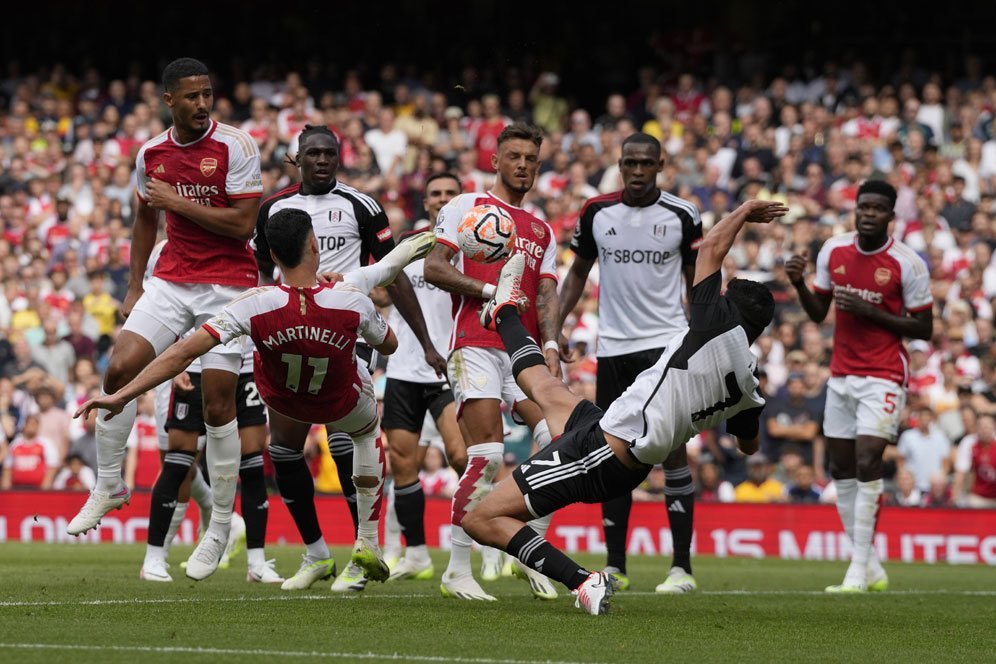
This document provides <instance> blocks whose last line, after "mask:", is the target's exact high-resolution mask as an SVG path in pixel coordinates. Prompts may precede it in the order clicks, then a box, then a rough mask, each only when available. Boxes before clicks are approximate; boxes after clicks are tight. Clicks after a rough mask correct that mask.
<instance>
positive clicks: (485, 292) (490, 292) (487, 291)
mask: <svg viewBox="0 0 996 664" xmlns="http://www.w3.org/2000/svg"><path fill="white" fill-rule="evenodd" d="M497 290H498V287H497V286H495V285H494V284H484V288H482V289H481V297H483V298H484V299H485V300H490V299H491V298H493V297H494V296H495V291H497Z"/></svg>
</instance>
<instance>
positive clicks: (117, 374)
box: [66, 330, 156, 535]
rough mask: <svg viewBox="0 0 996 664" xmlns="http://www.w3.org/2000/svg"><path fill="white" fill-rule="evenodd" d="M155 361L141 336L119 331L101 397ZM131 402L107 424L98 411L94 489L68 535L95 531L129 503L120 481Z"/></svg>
mask: <svg viewBox="0 0 996 664" xmlns="http://www.w3.org/2000/svg"><path fill="white" fill-rule="evenodd" d="M155 357H156V349H155V347H154V346H153V345H152V344H151V343H150V342H149V341H147V340H146V339H145V338H144V337H142V336H141V335H138V334H135V333H134V332H131V331H129V330H122V331H121V333H120V334H119V335H118V337H117V340H116V342H115V344H114V350H113V351H112V352H111V359H110V362H109V363H108V366H107V371H106V373H105V374H104V386H103V388H102V389H101V395H102V396H103V395H106V394H113V393H114V392H116V391H118V390H119V389H121V388H122V387H123V386H124V385H126V384H127V383H128V382H129V381H130V380H131V379H132V378H134V377H135V376H136V375H138V372H139V371H141V370H142V368H144V367H145V366H147V365H148V364H149V363H150V362H152V360H154V359H155ZM135 414H136V407H135V402H134V401H132V402H131V403H130V404H128V405H127V406H125V408H124V410H122V411H121V412H120V413H119V414H118V415H116V416H115V417H114V419H112V420H110V421H108V420H106V419H105V418H106V417H107V412H106V411H98V413H97V423H96V437H97V485H96V486H95V487H94V489H93V491H91V492H90V496H89V497H88V498H87V501H86V503H84V505H83V507H82V509H80V511H79V513H78V514H77V515H76V516H75V517H73V519H72V521H70V522H69V525H68V526H67V528H66V532H68V533H69V534H70V535H81V534H83V533H85V532H87V531H89V530H91V529H92V528H96V527H97V524H99V523H100V519H101V518H102V517H103V516H104V515H105V514H107V513H108V512H110V511H111V510H113V509H119V508H120V507H121V506H122V505H126V504H127V503H128V501H129V500H130V499H131V492H130V491H129V490H128V487H127V486H125V483H124V480H123V479H122V477H121V468H122V463H123V461H124V457H125V450H126V446H127V442H128V434H130V433H131V429H132V427H133V426H134V425H135Z"/></svg>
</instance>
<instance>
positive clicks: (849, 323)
mask: <svg viewBox="0 0 996 664" xmlns="http://www.w3.org/2000/svg"><path fill="white" fill-rule="evenodd" d="M895 204H896V190H895V189H894V188H893V187H892V185H890V184H888V183H886V182H883V181H879V180H869V181H867V182H865V183H864V184H862V185H861V187H860V188H859V189H858V197H857V207H856V209H855V221H854V225H855V228H856V229H857V230H856V231H854V232H851V233H844V234H842V235H838V236H836V237H833V238H831V239H829V240H827V241H826V243H824V245H823V248H822V249H820V253H819V256H818V257H817V259H816V275H815V278H814V280H813V291H810V290H809V288H808V287H807V286H806V282H805V280H804V279H803V275H804V273H805V270H806V264H807V262H808V257H807V256H805V255H802V256H793V257H792V258H790V259H789V260H788V261H787V262H786V263H785V272H786V274H787V275H788V278H789V280H790V281H791V282H792V285H793V286H795V289H796V291H797V292H798V293H799V302H800V303H801V304H802V306H803V308H804V309H805V310H806V313H807V314H809V317H810V318H812V319H813V320H814V321H816V322H818V323H819V322H822V321H823V319H824V318H826V315H827V312H828V311H829V310H830V303H831V302H836V308H835V309H836V313H835V315H836V325H835V326H834V335H833V340H834V343H833V348H834V352H833V358H832V359H831V360H830V372H831V374H832V377H831V379H830V381H829V382H828V384H827V402H826V409H825V413H824V420H823V431H824V434H825V435H826V438H827V447H828V449H829V450H830V472H831V474H832V475H833V478H834V484H835V485H836V487H837V511H838V512H839V513H840V520H841V522H842V523H843V525H844V530H845V531H846V532H847V534H848V536H849V537H850V538H851V541H852V543H853V545H854V552H853V554H852V556H851V564H850V566H849V567H848V569H847V573H846V575H845V576H844V582H843V583H841V584H840V585H834V586H829V587H828V588H827V592H864V591H866V590H885V589H886V588H887V587H888V577H887V576H886V574H885V571H884V570H883V569H882V566H881V564H880V563H879V560H878V558H877V557H876V555H875V552H874V550H873V549H872V537H873V535H874V533H875V523H876V521H877V519H878V507H879V502H880V498H881V496H882V454H883V452H884V451H885V448H886V446H887V445H889V444H890V443H892V442H894V441H895V439H896V431H897V429H898V426H899V415H900V412H901V411H902V409H903V405H904V403H905V401H906V381H907V378H908V374H909V360H908V357H907V354H906V349H905V347H904V346H903V342H902V339H903V337H910V338H913V339H925V340H927V339H930V336H931V330H932V327H933V312H932V307H933V298H932V296H931V293H930V275H929V273H928V271H927V266H926V264H925V263H924V262H923V259H921V258H920V257H919V256H918V255H917V254H916V253H915V252H914V251H913V250H912V249H910V248H909V247H907V246H906V245H905V244H903V243H902V242H900V241H899V240H896V239H895V238H892V237H890V236H889V223H890V222H891V221H892V220H893V218H895V212H894V210H893V208H894V207H895ZM814 291H815V292H814Z"/></svg>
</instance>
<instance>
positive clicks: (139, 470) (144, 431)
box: [124, 392, 160, 489]
mask: <svg viewBox="0 0 996 664" xmlns="http://www.w3.org/2000/svg"><path fill="white" fill-rule="evenodd" d="M127 450H128V452H127V456H126V457H125V471H124V479H125V484H127V485H128V488H129V489H135V488H139V489H151V488H152V487H153V485H154V484H155V483H156V478H157V477H158V476H159V465H160V464H159V435H158V433H157V432H156V409H155V401H154V398H153V394H152V392H146V393H145V394H143V395H142V396H140V397H138V412H137V415H136V416H135V426H133V427H132V429H131V433H130V434H129V435H128V443H127Z"/></svg>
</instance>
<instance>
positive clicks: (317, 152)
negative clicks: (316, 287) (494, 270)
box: [255, 125, 446, 592]
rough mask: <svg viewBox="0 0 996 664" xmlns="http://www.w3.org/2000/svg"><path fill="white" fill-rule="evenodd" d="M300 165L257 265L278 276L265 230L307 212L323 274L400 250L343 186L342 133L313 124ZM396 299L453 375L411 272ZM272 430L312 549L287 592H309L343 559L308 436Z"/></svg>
mask: <svg viewBox="0 0 996 664" xmlns="http://www.w3.org/2000/svg"><path fill="white" fill-rule="evenodd" d="M295 161H296V163H297V165H298V166H299V167H300V169H301V182H300V183H299V184H295V185H292V186H290V187H287V188H286V189H284V190H282V191H279V192H277V193H276V194H274V195H273V196H271V197H269V198H267V199H266V200H265V201H263V204H262V205H261V206H260V210H259V217H258V220H257V232H256V238H255V244H256V259H257V261H258V262H259V266H260V270H261V271H262V272H263V274H264V275H267V274H272V273H273V261H272V260H271V259H270V255H269V246H268V244H267V241H266V234H265V233H264V232H263V229H264V228H265V225H266V222H267V220H268V219H269V218H271V217H272V216H273V215H275V214H277V213H278V212H280V211H281V210H286V209H300V210H304V211H305V212H307V213H308V214H309V215H311V221H312V226H313V228H314V231H315V237H316V238H318V247H319V251H320V252H321V256H320V261H321V267H320V271H321V272H338V273H345V272H347V271H350V270H354V269H356V268H358V267H362V266H364V265H366V264H367V263H369V262H370V259H371V258H373V259H374V260H377V261H379V260H382V259H383V258H384V257H385V256H386V255H387V254H388V252H390V251H391V250H392V249H393V248H394V238H393V236H392V234H391V229H390V228H389V227H388V223H387V215H386V214H385V213H384V210H383V209H382V208H381V206H380V205H379V204H378V203H377V201H375V200H374V199H373V198H371V197H370V196H367V195H366V194H364V193H362V192H360V191H357V190H356V189H353V188H352V187H350V186H347V185H345V184H343V183H341V182H338V181H337V180H336V171H337V170H338V168H339V141H338V139H337V138H336V136H335V134H333V133H332V132H331V131H330V130H329V129H328V127H326V126H324V125H315V126H313V125H307V126H306V127H305V129H304V131H302V132H301V136H300V139H299V141H298V152H297V156H296V158H295ZM388 293H389V294H390V296H391V298H392V300H393V302H394V304H395V305H396V307H397V309H398V311H399V312H401V314H402V316H403V317H404V319H405V321H406V322H408V323H409V325H410V326H411V328H412V330H414V333H415V336H416V338H417V339H418V340H419V341H420V343H421V348H422V352H421V353H420V354H421V355H422V356H423V357H424V358H425V361H426V363H427V364H429V365H430V366H432V367H434V368H435V369H436V370H437V371H439V372H445V367H446V362H445V360H444V359H443V358H442V356H440V355H439V353H438V352H437V351H436V349H435V347H434V346H433V344H432V341H431V339H430V338H429V333H428V331H427V330H426V323H425V320H424V318H423V316H422V311H421V309H420V308H419V305H418V300H417V299H416V297H415V293H414V292H413V291H412V286H411V283H410V282H409V281H408V278H407V277H406V276H405V275H404V274H400V275H398V278H397V279H396V280H395V281H394V282H393V283H392V284H390V285H389V286H388ZM356 352H357V356H358V357H360V358H361V359H362V360H363V361H364V362H365V363H366V364H367V367H368V369H370V370H371V371H372V370H373V365H372V352H373V351H372V349H371V348H370V347H369V346H367V345H365V344H362V343H361V344H360V345H359V346H358V347H357V351H356ZM270 428H271V434H272V435H271V441H272V442H271V445H270V458H271V459H272V460H273V465H274V468H275V472H276V476H277V488H278V489H279V490H280V495H281V496H282V497H283V498H284V502H285V504H286V505H287V508H288V510H290V512H291V513H292V514H293V516H294V522H295V524H296V525H297V527H298V530H299V532H300V533H301V537H302V538H303V539H304V542H305V544H306V545H307V546H308V553H307V554H306V556H305V559H304V561H303V562H302V564H301V568H300V569H299V570H298V572H297V574H295V575H294V577H292V578H290V579H288V580H287V583H286V584H284V586H283V588H284V589H285V590H302V589H305V588H308V587H310V586H311V584H312V583H314V582H315V581H317V580H319V579H321V578H325V577H327V576H328V575H329V574H331V573H332V570H333V568H334V567H335V561H334V560H333V559H332V555H331V553H330V552H329V551H328V547H327V546H326V544H325V540H324V538H323V537H322V534H321V528H320V527H319V525H318V516H317V513H316V512H315V508H314V486H313V481H312V478H311V472H310V471H309V470H308V465H307V463H306V462H305V460H304V455H303V454H302V452H301V450H302V449H303V447H304V441H305V437H306V434H307V432H304V433H303V434H302V433H300V432H298V433H293V432H290V431H284V430H283V429H282V428H281V425H280V422H279V420H277V421H275V420H274V418H271V421H270ZM328 434H329V436H328V444H329V452H331V454H332V458H333V459H334V460H335V465H336V471H337V472H338V475H339V484H340V486H341V487H342V492H343V495H344V497H345V499H346V503H347V505H348V507H349V511H350V516H351V517H352V519H353V526H354V528H356V527H357V525H358V516H357V509H356V488H355V487H354V486H353V483H352V481H351V479H350V477H351V475H350V473H351V470H352V468H353V460H352V455H353V441H352V439H350V437H349V436H348V435H346V434H345V433H344V432H342V431H336V430H334V429H329V430H328ZM365 583H366V580H365V579H364V578H363V576H362V575H361V574H360V572H359V570H358V569H357V568H356V567H355V566H346V567H345V569H343V570H342V573H341V574H340V575H339V576H338V578H337V579H336V581H335V583H333V585H332V589H333V590H334V591H336V592H346V591H360V590H363V588H364V585H365Z"/></svg>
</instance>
